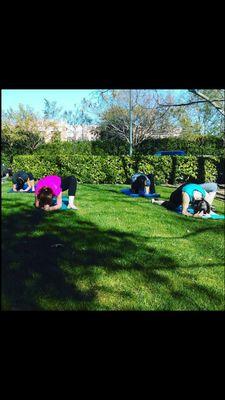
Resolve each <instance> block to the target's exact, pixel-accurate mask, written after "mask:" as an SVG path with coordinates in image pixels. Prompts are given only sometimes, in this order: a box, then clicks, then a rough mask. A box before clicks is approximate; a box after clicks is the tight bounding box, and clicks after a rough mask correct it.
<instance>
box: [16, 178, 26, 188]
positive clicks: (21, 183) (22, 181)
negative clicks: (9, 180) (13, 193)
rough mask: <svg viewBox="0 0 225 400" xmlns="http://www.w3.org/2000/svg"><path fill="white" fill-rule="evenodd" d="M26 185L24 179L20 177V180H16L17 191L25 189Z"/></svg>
mask: <svg viewBox="0 0 225 400" xmlns="http://www.w3.org/2000/svg"><path fill="white" fill-rule="evenodd" d="M24 183H25V181H24V179H23V178H21V177H20V176H19V178H17V180H16V184H17V190H20V189H23V185H24Z"/></svg>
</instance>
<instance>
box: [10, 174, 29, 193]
mask: <svg viewBox="0 0 225 400" xmlns="http://www.w3.org/2000/svg"><path fill="white" fill-rule="evenodd" d="M12 182H13V188H12V189H13V191H14V192H28V191H29V190H32V192H34V177H33V174H32V173H31V172H25V171H18V172H16V173H15V174H13V176H12Z"/></svg>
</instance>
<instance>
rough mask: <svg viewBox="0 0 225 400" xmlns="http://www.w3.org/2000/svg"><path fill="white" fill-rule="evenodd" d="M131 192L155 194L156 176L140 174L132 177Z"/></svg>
mask: <svg viewBox="0 0 225 400" xmlns="http://www.w3.org/2000/svg"><path fill="white" fill-rule="evenodd" d="M131 191H132V193H135V194H141V193H145V194H149V193H155V184H154V175H153V174H149V175H145V174H144V173H143V172H138V173H136V174H134V175H133V176H132V177H131Z"/></svg>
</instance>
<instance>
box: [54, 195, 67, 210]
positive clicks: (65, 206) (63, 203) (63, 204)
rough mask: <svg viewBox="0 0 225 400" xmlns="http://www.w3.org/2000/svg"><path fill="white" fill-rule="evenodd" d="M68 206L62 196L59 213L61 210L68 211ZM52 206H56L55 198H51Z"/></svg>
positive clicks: (64, 197) (65, 198)
mask: <svg viewBox="0 0 225 400" xmlns="http://www.w3.org/2000/svg"><path fill="white" fill-rule="evenodd" d="M68 204H69V200H68V197H66V196H63V197H62V207H61V208H60V209H59V211H61V210H64V211H65V210H69V208H67V206H68ZM52 205H53V206H55V205H56V197H53V199H52Z"/></svg>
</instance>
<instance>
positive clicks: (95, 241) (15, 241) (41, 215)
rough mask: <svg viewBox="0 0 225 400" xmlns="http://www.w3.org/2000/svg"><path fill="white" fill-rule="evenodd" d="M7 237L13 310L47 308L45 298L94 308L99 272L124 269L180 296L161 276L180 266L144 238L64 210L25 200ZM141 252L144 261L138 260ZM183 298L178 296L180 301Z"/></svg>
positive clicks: (5, 223) (6, 289) (7, 284)
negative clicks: (36, 205) (81, 280)
mask: <svg viewBox="0 0 225 400" xmlns="http://www.w3.org/2000/svg"><path fill="white" fill-rule="evenodd" d="M4 205H5V209H6V210H7V208H10V199H7V200H6V201H5V202H4ZM71 215H73V221H74V223H73V225H72V226H71ZM66 220H67V221H68V225H66ZM65 226H66V228H65ZM2 238H3V241H2V245H3V251H2V266H3V270H2V290H3V293H4V296H5V297H6V298H7V301H8V303H9V304H10V307H11V309H19V310H42V309H45V307H44V306H43V305H42V302H41V299H53V300H54V301H55V302H58V303H60V302H61V303H63V302H68V301H69V302H71V303H73V304H74V303H76V304H77V307H78V309H83V310H84V309H91V307H92V304H93V301H97V290H98V272H97V271H96V269H99V268H101V270H105V271H106V273H107V275H108V276H110V274H114V273H115V272H119V271H131V272H132V271H136V272H139V273H141V275H142V278H143V280H144V281H145V283H146V284H147V285H151V284H153V283H154V284H158V285H159V286H160V285H161V286H163V287H167V288H170V287H171V293H172V295H173V296H175V295H176V294H174V289H173V285H172V284H171V282H170V279H169V276H165V275H162V274H161V272H160V270H162V269H163V268H164V269H167V270H171V271H172V270H176V271H177V270H178V269H179V268H180V265H179V264H178V263H177V262H175V260H174V259H173V257H172V256H171V255H169V254H168V255H167V254H164V253H163V252H160V251H156V249H155V248H154V247H149V246H146V245H145V243H144V242H143V237H141V236H139V235H138V234H133V233H126V232H121V231H118V230H116V229H108V230H106V229H105V230H104V229H100V228H99V227H98V226H97V225H95V224H93V223H91V222H90V221H86V220H83V219H82V218H81V217H79V214H75V216H74V212H73V211H68V212H66V213H61V212H59V213H58V215H57V218H56V216H55V213H45V212H43V211H41V210H35V209H32V208H30V206H29V205H27V204H24V203H22V202H21V204H20V210H19V212H14V213H11V214H9V215H7V216H3V219H2ZM148 239H149V238H148ZM56 244H60V246H58V247H57V246H56V247H55V245H56ZM140 248H141V259H140V260H138V261H137V254H138V255H139V254H140ZM125 252H126V260H125V261H123V258H124V254H125ZM121 260H122V261H121ZM81 276H82V277H86V278H87V279H88V281H89V282H90V284H89V285H88V288H87V289H83V288H82V289H81V288H80V287H78V285H77V284H76V279H78V278H80V277H81ZM197 289H198V288H197V287H196V290H197ZM110 290H112V289H110V288H107V290H106V292H107V291H110ZM201 290H202V288H201ZM116 292H117V293H118V294H120V295H122V296H123V297H125V298H129V297H130V296H131V294H130V293H129V291H128V290H127V291H126V290H124V291H120V292H119V291H116V290H115V293H116ZM210 295H211V296H213V294H212V293H211V294H210ZM182 296H183V297H184V294H183V293H179V294H178V293H177V297H182ZM215 300H216V301H217V300H218V299H217V297H215Z"/></svg>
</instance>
